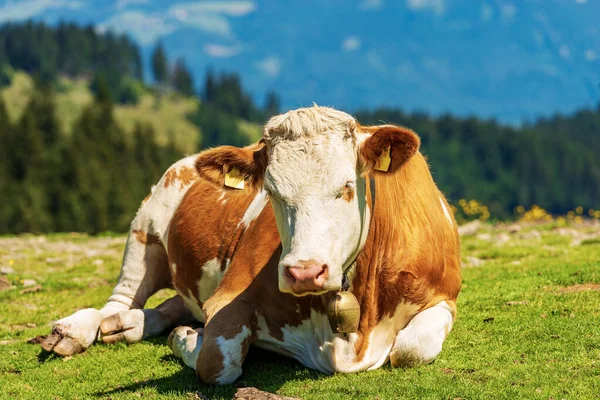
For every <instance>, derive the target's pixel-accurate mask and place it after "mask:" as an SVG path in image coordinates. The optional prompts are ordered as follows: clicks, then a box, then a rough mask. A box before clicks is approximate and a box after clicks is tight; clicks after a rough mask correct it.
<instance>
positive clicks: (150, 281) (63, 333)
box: [42, 218, 171, 356]
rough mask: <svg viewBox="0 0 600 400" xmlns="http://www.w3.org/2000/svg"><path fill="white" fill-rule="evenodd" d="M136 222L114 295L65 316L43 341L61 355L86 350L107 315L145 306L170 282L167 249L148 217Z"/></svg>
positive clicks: (46, 346) (43, 346) (47, 348)
mask: <svg viewBox="0 0 600 400" xmlns="http://www.w3.org/2000/svg"><path fill="white" fill-rule="evenodd" d="M137 219H138V218H136V221H134V222H133V224H132V226H133V227H137V229H132V232H131V233H130V234H129V237H128V238H127V246H126V248H125V255H124V257H123V264H122V266H121V274H120V276H119V281H118V283H117V285H116V286H115V288H114V290H113V294H112V296H110V298H109V299H108V302H107V303H106V304H105V305H104V307H102V308H101V309H100V310H97V309H94V308H88V309H85V310H80V311H77V312H76V313H74V314H72V315H70V316H68V317H66V318H62V319H60V320H58V321H56V323H55V324H54V326H53V328H52V333H51V334H50V335H49V336H47V337H46V339H44V341H43V342H42V348H43V349H44V350H46V351H52V352H54V353H56V354H58V355H61V356H70V355H72V354H75V353H81V352H82V351H85V350H86V349H87V348H88V347H89V346H91V345H92V343H94V342H95V341H96V340H97V339H98V338H99V330H100V324H101V322H102V320H103V319H105V318H107V317H109V316H111V315H113V314H116V313H118V312H121V311H125V310H129V309H130V308H142V307H143V306H144V304H145V303H146V300H148V298H149V297H150V296H151V295H153V294H154V293H156V292H157V291H158V290H160V289H163V288H166V287H168V286H169V285H170V282H171V278H170V271H169V267H168V261H167V253H166V251H165V249H164V246H163V245H162V243H161V242H160V240H159V239H158V237H156V236H155V235H151V234H148V233H147V225H148V224H147V221H145V220H143V219H142V220H143V221H142V222H140V221H137Z"/></svg>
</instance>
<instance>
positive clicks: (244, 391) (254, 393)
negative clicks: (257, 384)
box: [233, 387, 298, 400]
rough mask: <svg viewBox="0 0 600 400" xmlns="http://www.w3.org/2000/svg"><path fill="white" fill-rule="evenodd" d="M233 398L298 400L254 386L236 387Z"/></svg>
mask: <svg viewBox="0 0 600 400" xmlns="http://www.w3.org/2000/svg"><path fill="white" fill-rule="evenodd" d="M233 398H234V399H235V400H298V399H296V398H295V397H283V396H278V395H276V394H273V393H269V392H263V391H262V390H258V389H257V388H254V387H246V388H240V389H238V390H237V392H235V395H234V396H233Z"/></svg>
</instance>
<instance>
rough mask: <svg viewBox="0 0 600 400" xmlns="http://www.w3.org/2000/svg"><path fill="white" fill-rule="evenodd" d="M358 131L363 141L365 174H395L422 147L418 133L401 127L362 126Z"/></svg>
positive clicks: (362, 159)
mask: <svg viewBox="0 0 600 400" xmlns="http://www.w3.org/2000/svg"><path fill="white" fill-rule="evenodd" d="M357 130H358V133H359V137H361V136H362V139H363V140H362V141H361V143H360V149H359V155H360V157H359V158H360V162H361V166H362V170H363V172H371V171H379V172H381V173H393V172H395V171H396V170H397V169H398V168H400V166H402V164H404V163H405V162H406V161H408V160H409V159H410V158H411V157H412V156H414V155H415V153H416V152H417V151H418V150H419V146H420V145H421V140H420V139H419V136H417V134H416V133H414V132H413V131H411V130H410V129H408V128H404V127H400V126H394V125H380V126H366V127H363V126H360V127H358V128H357ZM361 133H362V135H360V134H361Z"/></svg>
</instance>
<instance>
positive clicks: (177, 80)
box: [172, 58, 194, 96]
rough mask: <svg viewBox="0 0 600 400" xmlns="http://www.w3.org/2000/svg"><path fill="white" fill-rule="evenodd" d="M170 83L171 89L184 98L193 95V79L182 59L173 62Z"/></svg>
mask: <svg viewBox="0 0 600 400" xmlns="http://www.w3.org/2000/svg"><path fill="white" fill-rule="evenodd" d="M172 83H173V88H174V89H175V90H177V91H178V92H179V93H181V94H184V95H186V96H192V95H193V94H194V79H193V78H192V74H191V73H190V71H189V70H188V68H187V67H186V65H185V61H184V60H183V59H182V58H180V59H178V60H177V61H176V62H175V66H174V67H173V78H172Z"/></svg>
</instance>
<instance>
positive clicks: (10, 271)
mask: <svg viewBox="0 0 600 400" xmlns="http://www.w3.org/2000/svg"><path fill="white" fill-rule="evenodd" d="M14 273H15V270H14V269H13V268H11V267H2V268H0V274H2V275H10V274H14Z"/></svg>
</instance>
